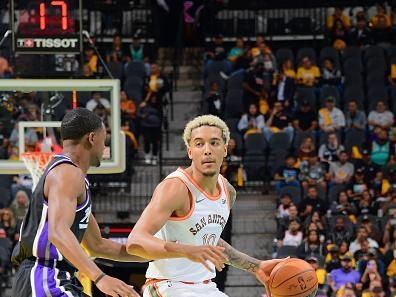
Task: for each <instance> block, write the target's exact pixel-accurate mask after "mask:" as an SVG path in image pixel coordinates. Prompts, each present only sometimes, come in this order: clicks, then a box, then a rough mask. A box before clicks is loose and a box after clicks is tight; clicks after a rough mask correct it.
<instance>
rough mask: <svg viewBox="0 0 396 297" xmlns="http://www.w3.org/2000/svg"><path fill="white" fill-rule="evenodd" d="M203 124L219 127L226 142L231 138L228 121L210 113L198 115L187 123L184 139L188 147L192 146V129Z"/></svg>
mask: <svg viewBox="0 0 396 297" xmlns="http://www.w3.org/2000/svg"><path fill="white" fill-rule="evenodd" d="M202 126H211V127H217V128H219V129H220V130H221V132H222V137H223V140H224V143H225V144H228V141H229V140H230V130H229V129H228V127H227V125H226V123H225V122H224V121H223V120H222V119H220V118H219V117H217V116H214V115H210V114H208V115H203V116H198V117H196V118H194V119H192V120H191V121H190V122H188V123H187V125H186V127H185V128H184V133H183V140H184V143H185V145H186V147H189V146H190V140H191V133H192V130H194V129H196V128H199V127H202Z"/></svg>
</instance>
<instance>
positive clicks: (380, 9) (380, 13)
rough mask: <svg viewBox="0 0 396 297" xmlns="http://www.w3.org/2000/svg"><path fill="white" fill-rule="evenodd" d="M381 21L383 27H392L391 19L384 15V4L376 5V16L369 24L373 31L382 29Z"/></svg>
mask: <svg viewBox="0 0 396 297" xmlns="http://www.w3.org/2000/svg"><path fill="white" fill-rule="evenodd" d="M382 19H384V22H385V27H386V28H390V27H391V26H392V22H391V18H390V16H389V15H388V14H387V13H386V8H385V5H384V4H377V14H376V15H374V16H373V17H372V18H371V19H370V24H371V26H372V27H373V28H374V29H383V28H382V27H383V26H382V24H381V23H382Z"/></svg>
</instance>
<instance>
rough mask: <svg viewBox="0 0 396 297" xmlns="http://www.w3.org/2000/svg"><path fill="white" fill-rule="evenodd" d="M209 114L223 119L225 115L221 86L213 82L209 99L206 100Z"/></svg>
mask: <svg viewBox="0 0 396 297" xmlns="http://www.w3.org/2000/svg"><path fill="white" fill-rule="evenodd" d="M206 103H207V106H208V113H209V114H213V115H216V116H218V117H222V114H223V98H222V95H221V93H220V92H219V85H218V84H217V82H215V81H213V82H211V84H210V90H209V94H208V97H207V98H206Z"/></svg>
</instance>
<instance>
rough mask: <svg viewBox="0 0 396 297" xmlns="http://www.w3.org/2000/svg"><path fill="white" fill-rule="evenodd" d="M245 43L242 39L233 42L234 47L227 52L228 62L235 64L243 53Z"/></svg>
mask: <svg viewBox="0 0 396 297" xmlns="http://www.w3.org/2000/svg"><path fill="white" fill-rule="evenodd" d="M245 50H246V48H245V41H244V40H243V37H238V38H237V39H236V41H235V46H234V47H233V48H231V50H230V51H229V52H228V60H230V61H231V62H232V63H234V64H235V62H236V61H237V60H238V58H239V57H242V56H243V55H244V53H245Z"/></svg>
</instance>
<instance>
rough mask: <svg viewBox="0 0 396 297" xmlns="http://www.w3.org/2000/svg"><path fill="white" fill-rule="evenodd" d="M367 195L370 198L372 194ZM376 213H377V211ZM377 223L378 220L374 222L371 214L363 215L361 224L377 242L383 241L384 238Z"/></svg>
mask: <svg viewBox="0 0 396 297" xmlns="http://www.w3.org/2000/svg"><path fill="white" fill-rule="evenodd" d="M365 197H369V198H370V196H365ZM375 213H376V211H375ZM373 218H374V216H373ZM376 223H377V222H373V221H372V220H371V218H370V216H369V214H364V215H361V226H363V227H365V228H366V230H367V233H368V236H369V238H372V239H373V240H375V241H376V242H381V240H382V236H381V232H380V230H379V229H378V227H377V226H376Z"/></svg>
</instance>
